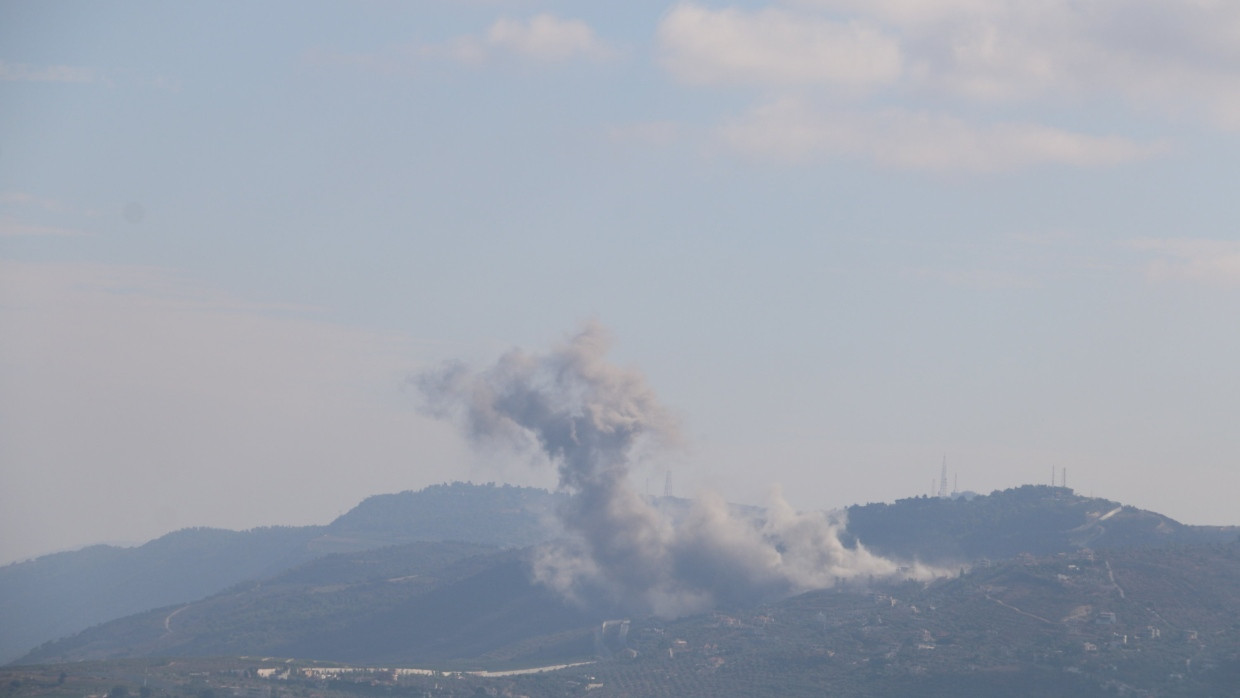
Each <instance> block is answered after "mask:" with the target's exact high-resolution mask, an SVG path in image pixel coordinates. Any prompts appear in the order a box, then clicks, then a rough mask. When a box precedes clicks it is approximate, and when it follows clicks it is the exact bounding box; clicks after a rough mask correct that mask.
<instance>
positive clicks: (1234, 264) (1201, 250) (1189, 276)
mask: <svg viewBox="0 0 1240 698" xmlns="http://www.w3.org/2000/svg"><path fill="white" fill-rule="evenodd" d="M1129 244H1130V245H1131V246H1132V247H1133V248H1134V249H1137V250H1140V251H1142V252H1147V253H1149V254H1150V255H1152V256H1153V259H1152V260H1150V262H1149V263H1148V265H1147V267H1146V274H1147V275H1148V277H1149V278H1150V279H1153V280H1155V281H1166V280H1179V281H1191V282H1194V283H1202V284H1207V285H1210V286H1222V287H1240V242H1236V241H1232V240H1209V239H1202V238H1178V239H1155V238H1145V239H1140V240H1133V241H1132V242H1131V243H1129Z"/></svg>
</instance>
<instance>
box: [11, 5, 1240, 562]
mask: <svg viewBox="0 0 1240 698" xmlns="http://www.w3.org/2000/svg"><path fill="white" fill-rule="evenodd" d="M1238 136H1240V6H1236V5H1234V4H1233V3H1226V2H1212V1H1210V0H1195V1H1192V2H1185V1H1184V0H1124V1H1121V0H1089V1H1088V2H1069V1H1068V0H1045V1H1044V2H1039V3H1024V2H1015V1H1014V0H1013V1H1003V0H943V1H941V2H929V3H927V2H912V1H909V0H881V1H876V2H860V0H770V1H769V2H741V3H730V4H728V3H715V2H693V3H665V2H631V3H590V4H586V3H572V2H558V3H557V2H535V1H528V2H527V1H525V0H477V1H469V0H458V1H453V2H448V1H446V0H439V1H434V0H426V1H423V2H408V3H397V2H381V1H378V0H375V1H370V2H353V3H343V2H341V3H329V2H311V3H302V2H298V3H268V4H263V5H260V6H254V5H252V4H245V3H227V2H226V3H212V4H209V5H203V6H182V5H169V4H166V3H124V4H110V5H101V4H95V3H63V4H54V5H52V4H47V3H5V4H4V5H3V6H2V7H0V561H5V560H12V559H18V558H23V557H27V556H30V555H34V554H39V553H43V552H48V551H51V550H56V549H61V548H65V547H71V546H76V545H81V544H85V543H90V542H96V541H101V540H110V541H142V540H145V539H148V538H151V537H154V536H157V535H159V534H161V533H163V532H166V531H167V530H171V529H174V528H178V527H182V526H191V525H212V526H224V527H230V528H247V527H252V526H257V525H269V524H300V523H313V522H326V521H328V520H330V519H331V518H332V517H334V516H335V515H337V514H339V513H341V512H343V511H344V510H347V509H348V508H349V507H351V506H352V505H353V504H355V503H356V502H357V501H358V500H360V499H361V498H363V497H365V496H367V495H369V494H376V493H382V492H391V491H399V490H403V489H410V488H419V487H422V486H424V485H427V484H432V483H435V482H442V481H445V480H454V479H472V480H474V481H490V480H495V481H510V482H516V483H527V484H539V485H551V484H553V482H554V480H553V475H552V473H551V471H550V470H549V469H547V468H540V467H538V466H537V465H536V464H533V465H532V464H530V463H528V462H526V459H524V458H522V457H518V456H515V455H512V454H503V453H476V452H474V451H472V450H470V449H469V448H468V447H467V446H466V445H465V444H464V443H463V442H462V441H461V440H460V438H459V436H457V435H456V434H455V433H454V432H453V431H452V429H451V428H450V427H449V426H447V425H444V424H439V423H436V422H434V421H431V420H429V419H427V418H425V417H423V416H421V415H420V414H419V412H418V409H417V407H418V405H417V402H418V401H417V396H416V395H414V394H413V393H412V392H411V391H410V390H409V389H408V388H407V387H406V382H405V381H406V378H407V377H408V376H409V375H412V374H414V373H416V372H417V371H419V370H422V369H424V368H425V367H428V366H432V365H435V364H437V363H438V362H441V361H443V360H449V359H463V360H466V361H470V362H473V363H475V364H477V365H484V364H486V363H489V362H490V361H491V360H493V359H494V358H495V357H496V356H497V355H498V354H500V353H502V352H504V351H505V350H507V349H509V348H511V347H515V346H521V347H525V348H527V349H531V350H535V351H537V350H539V349H542V348H546V347H548V346H551V345H554V344H556V343H557V342H560V341H562V340H563V339H564V337H566V336H567V335H568V334H570V333H572V332H574V331H576V330H577V329H578V328H579V327H581V326H582V324H583V323H586V322H591V321H597V322H599V323H601V324H602V325H603V326H605V327H607V328H608V329H609V331H610V332H611V334H612V335H613V337H614V339H615V345H614V350H613V357H614V360H615V361H617V362H618V363H621V364H624V365H628V366H633V367H636V368H638V369H640V370H641V371H642V372H644V373H645V374H646V376H647V379H648V381H649V383H650V384H651V385H652V386H653V388H654V389H655V390H656V391H657V392H658V393H659V395H660V397H661V399H662V400H663V402H664V403H665V404H666V405H667V407H668V408H669V409H670V410H672V411H673V412H674V413H675V414H676V415H677V416H678V417H679V420H680V422H681V425H682V429H683V432H684V439H683V445H682V446H681V447H680V448H678V449H676V450H673V451H669V452H666V453H662V454H658V455H657V456H655V457H652V458H651V460H650V462H649V463H645V464H643V465H642V467H641V468H640V469H639V473H640V474H639V475H638V477H643V478H646V479H648V480H649V481H650V482H652V483H655V484H652V485H651V489H653V490H660V489H661V487H662V483H663V480H664V473H665V472H666V471H667V470H669V469H670V470H671V472H672V481H673V487H674V489H675V490H676V491H677V493H678V494H682V495H691V494H693V493H694V492H696V491H698V490H700V489H702V488H712V489H716V490H718V491H720V492H721V493H722V494H723V495H724V496H725V497H727V498H729V499H733V500H738V501H749V502H760V501H762V500H763V499H764V498H765V496H766V493H767V492H768V490H769V489H770V488H771V487H772V486H774V485H776V484H778V485H780V486H782V489H783V492H784V496H785V497H787V498H788V499H789V500H790V502H791V503H792V504H793V505H795V506H797V507H801V508H807V509H808V508H832V507H839V506H845V505H848V504H851V503H857V502H866V501H887V500H892V499H896V498H899V497H905V496H911V495H919V494H922V493H925V492H926V491H928V490H929V488H930V485H931V479H932V478H934V477H936V476H937V475H938V472H939V466H940V462H941V460H942V459H943V457H944V456H946V458H947V461H948V467H949V470H950V471H951V472H952V473H955V474H958V477H959V483H960V487H961V488H962V489H971V490H977V491H983V492H988V491H990V490H992V489H996V488H1005V487H1010V486H1015V485H1019V484H1023V483H1028V482H1049V479H1050V471H1051V469H1052V468H1067V469H1068V484H1069V485H1070V486H1073V487H1075V488H1076V489H1078V491H1080V492H1081V493H1083V494H1090V493H1092V494H1095V495H1099V496H1106V497H1110V498H1113V499H1118V500H1120V501H1123V502H1126V503H1131V504H1134V505H1137V506H1141V507H1145V508H1150V509H1154V510H1157V511H1160V512H1163V513H1166V514H1168V515H1171V516H1173V517H1175V518H1178V519H1180V520H1183V521H1186V522H1189V523H1218V524H1222V523H1228V524H1236V523H1240V520H1238V519H1237V517H1236V516H1235V513H1234V512H1235V511H1236V506H1235V503H1234V499H1235V493H1236V492H1240V437H1238V436H1237V432H1236V429H1235V426H1234V425H1235V422H1236V416H1237V415H1240V367H1238V363H1237V360H1236V358H1235V357H1237V356H1240V321H1238V320H1237V318H1240V196H1237V194H1236V192H1237V190H1240V186H1238V185H1240V137H1238ZM638 484H639V486H643V483H638Z"/></svg>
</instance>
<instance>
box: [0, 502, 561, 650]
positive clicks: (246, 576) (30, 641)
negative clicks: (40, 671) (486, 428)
mask: <svg viewBox="0 0 1240 698" xmlns="http://www.w3.org/2000/svg"><path fill="white" fill-rule="evenodd" d="M554 501H555V495H552V494H551V493H550V492H547V491H546V490H539V489H534V488H529V487H512V486H496V485H472V484H467V483H460V482H458V483H453V484H445V485H436V486H433V487H427V488H426V489H423V490H420V491H417V492H402V493H400V494H385V495H378V496H374V497H370V498H368V499H366V500H365V501H363V502H362V503H361V504H359V505H358V506H357V507H355V508H354V509H353V510H351V511H349V512H348V513H346V514H344V515H343V516H341V517H340V518H338V519H336V520H335V521H333V522H332V523H331V524H329V525H327V526H300V527H273V528H257V529H253V530H250V531H240V532H239V531H227V530H221V529H211V528H190V529H182V530H180V531H176V532H173V533H169V534H167V535H165V536H162V537H160V538H157V539H155V540H153V541H150V542H149V543H146V544H145V545H141V546H138V547H133V548H121V547H116V546H109V545H96V546H91V547H89V548H84V549H82V550H77V551H73V552H64V553H56V554H54V555H46V556H43V557H40V558H37V559H34V560H30V561H26V562H20V563H14V564H10V565H6V566H4V567H0V630H2V631H0V664H3V663H6V662H9V661H12V660H14V659H16V658H17V657H19V656H21V655H22V654H23V653H25V652H27V651H29V650H30V649H31V648H32V647H35V646H37V645H40V644H42V643H44V642H47V641H49V640H54V639H56V638H59V637H63V636H66V635H71V634H73V633H76V632H78V631H80V630H83V629H85V628H87V627H90V626H92V625H95V624H98V623H103V622H105V621H109V620H112V619H115V618H120V617H123V616H127V615H129V614H131V613H137V612H140V611H145V610H147V609H151V608H157V607H161V606H166V605H169V604H176V603H184V602H188V601H194V600H197V599H201V598H203V597H205V596H208V595H210V594H214V593H216V592H218V591H221V590H223V589H226V588H228V587H231V586H232V585H234V584H237V583H239V582H243V581H246V580H251V579H261V578H264V577H268V576H271V575H274V574H277V573H279V572H281V571H283V570H287V569H290V568H292V567H294V566H296V565H299V564H301V563H304V562H307V561H309V560H313V559H317V558H320V557H322V556H324V555H326V554H329V553H335V552H349V551H360V550H367V549H371V548H377V547H382V546H388V545H396V544H402V543H412V542H416V541H440V540H453V541H460V542H465V543H477V544H482V545H490V546H498V547H522V546H526V545H530V544H532V543H535V542H538V541H540V540H545V539H546V537H547V536H549V535H551V531H550V530H549V529H548V528H547V527H546V524H547V522H549V521H550V520H551V518H552V517H551V516H550V511H551V508H552V507H553V506H554Z"/></svg>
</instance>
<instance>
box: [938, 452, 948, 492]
mask: <svg viewBox="0 0 1240 698" xmlns="http://www.w3.org/2000/svg"><path fill="white" fill-rule="evenodd" d="M939 499H947V456H946V455H944V456H943V474H942V475H940V476H939Z"/></svg>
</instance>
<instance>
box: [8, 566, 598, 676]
mask: <svg viewBox="0 0 1240 698" xmlns="http://www.w3.org/2000/svg"><path fill="white" fill-rule="evenodd" d="M592 621H593V619H592V617H590V616H587V615H585V614H583V613H581V612H580V611H577V610H574V609H572V608H570V607H568V606H567V605H566V604H565V603H563V602H562V601H561V600H560V599H559V598H558V597H556V596H554V595H553V594H551V593H550V592H548V591H546V590H544V589H542V588H540V587H536V586H534V585H532V584H531V582H530V581H529V574H528V570H527V569H526V565H525V563H524V557H523V555H522V554H521V553H520V552H518V551H497V550H496V549H495V548H491V547H486V546H479V545H474V544H467V543H413V544H408V545H403V546H395V547H390V548H382V549H376V550H370V551H365V552H360V553H341V554H334V555H330V556H327V557H325V558H322V559H319V560H315V561H313V562H310V563H307V564H305V565H302V566H300V567H297V568H295V569H293V570H289V571H287V572H285V573H283V574H280V575H277V576H275V577H273V578H271V579H267V580H264V581H262V582H252V583H246V584H242V585H238V586H237V587H235V588H233V589H230V590H228V591H225V592H222V593H219V594H216V595H214V596H211V597H208V598H206V599H203V600H201V601H197V602H192V603H188V604H185V605H180V606H172V607H166V608H161V609H157V610H154V611H148V612H145V613H140V614H137V615H134V616H129V617H127V618H122V619H119V620H115V621H112V622H109V623H105V624H103V625H100V626H97V627H94V628H91V629H89V630H87V631H85V632H82V633H79V634H78V635H76V636H73V637H70V638H66V639H63V640H60V641H57V642H52V643H48V644H46V645H43V646H41V647H39V648H38V649H36V650H35V651H33V652H31V653H30V654H28V655H27V656H25V657H23V658H22V659H21V663H48V662H66V661H73V662H76V661H83V660H97V659H112V658H118V657H141V656H227V655H275V656H296V657H306V658H313V659H323V660H331V661H345V662H360V663H371V664H373V663H382V662H391V663H408V662H426V661H442V660H449V659H461V658H473V657H477V656H479V655H486V654H488V653H491V654H494V653H501V654H502V653H503V651H504V650H505V648H508V647H509V646H510V645H519V644H520V643H521V642H522V641H524V640H526V639H529V638H531V637H539V636H543V635H548V634H554V633H559V632H563V631H573V630H576V631H577V632H576V633H575V634H573V633H570V635H569V636H568V637H566V638H564V640H566V641H569V644H568V645H567V646H566V647H567V649H569V650H571V651H573V652H577V653H579V654H580V653H585V654H588V653H589V652H590V649H591V644H590V641H589V640H590V629H589V628H588V627H587V626H589V625H590V624H591V623H592ZM508 652H509V654H512V655H513V657H514V658H526V659H529V658H531V657H526V656H525V654H529V652H525V654H522V652H523V651H522V650H521V649H520V648H519V647H517V648H509V649H508ZM514 653H515V654H514ZM534 654H535V655H536V654H537V651H535V652H534ZM496 656H499V655H496Z"/></svg>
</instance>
